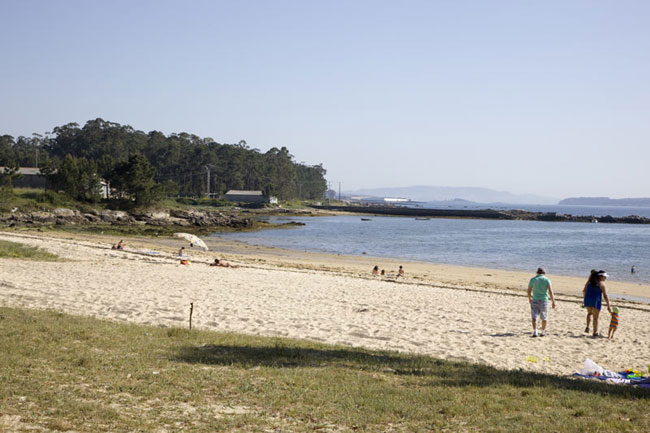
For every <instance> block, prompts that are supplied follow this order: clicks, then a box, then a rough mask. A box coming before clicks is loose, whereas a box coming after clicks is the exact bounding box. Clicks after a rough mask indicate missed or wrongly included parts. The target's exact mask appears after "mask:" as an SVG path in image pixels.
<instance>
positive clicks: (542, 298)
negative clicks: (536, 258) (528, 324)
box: [528, 268, 555, 337]
mask: <svg viewBox="0 0 650 433" xmlns="http://www.w3.org/2000/svg"><path fill="white" fill-rule="evenodd" d="M531 295H532V296H531ZM549 295H550V296H551V303H552V306H553V308H555V298H554V297H553V289H552V288H551V280H549V279H548V278H547V277H546V271H544V268H537V275H536V276H534V277H533V278H531V279H530V282H529V283H528V303H529V304H530V313H531V317H532V319H533V337H537V336H541V337H543V336H545V335H546V319H547V318H548V297H549ZM540 316H541V318H542V332H541V333H539V334H538V333H537V318H538V317H540Z"/></svg>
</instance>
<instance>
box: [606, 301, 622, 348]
mask: <svg viewBox="0 0 650 433" xmlns="http://www.w3.org/2000/svg"><path fill="white" fill-rule="evenodd" d="M618 319H619V316H618V307H614V309H613V310H612V320H611V321H610V322H609V332H608V333H607V338H608V339H610V340H611V339H612V338H614V333H615V332H616V328H618Z"/></svg>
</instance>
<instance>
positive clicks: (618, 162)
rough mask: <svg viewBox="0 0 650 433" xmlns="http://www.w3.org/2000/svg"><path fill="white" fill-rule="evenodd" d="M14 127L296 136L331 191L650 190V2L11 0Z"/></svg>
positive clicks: (1, 91) (22, 130)
mask: <svg viewBox="0 0 650 433" xmlns="http://www.w3.org/2000/svg"><path fill="white" fill-rule="evenodd" d="M0 16H1V17H2V18H3V19H2V25H1V26H0V101H1V103H0V134H10V135H13V136H14V137H17V136H20V135H31V133H34V132H37V133H44V132H47V131H51V130H52V129H53V128H54V127H55V126H59V125H63V124H67V123H70V122H77V123H79V124H81V125H83V124H84V123H85V122H86V121H87V120H89V119H95V118H98V117H100V118H102V119H104V120H109V121H112V122H117V123H121V124H128V125H131V126H132V127H134V128H135V129H138V130H142V131H145V132H148V131H151V130H158V131H162V132H164V133H165V134H170V133H173V132H176V133H179V132H188V133H193V134H196V135H199V136H201V137H211V138H213V139H214V140H216V141H217V142H219V143H237V142H239V141H240V140H246V142H247V143H248V145H249V146H251V147H253V148H258V149H260V150H261V151H266V150H268V149H270V148H271V147H280V146H286V147H287V148H288V149H289V150H290V151H291V153H292V154H293V155H294V157H295V159H296V161H298V162H305V163H307V164H319V163H322V164H323V166H324V167H325V168H326V169H327V179H328V180H329V181H331V182H332V186H333V187H335V189H337V188H338V183H339V182H341V183H342V189H343V190H344V191H345V190H347V191H351V190H355V189H360V188H372V187H388V186H411V185H441V186H477V187H486V188H492V189H497V190H503V191H511V192H514V193H533V194H538V195H543V196H550V197H558V198H564V197H569V196H609V197H613V198H622V197H641V196H646V197H647V196H650V176H648V175H647V166H648V164H649V163H650V121H649V120H650V80H649V79H648V77H650V26H648V25H647V23H648V21H649V20H650V2H648V1H645V0H640V1H631V0H621V1H609V0H607V1H599V0H585V1H578V0H576V1H573V0H562V1H554V0H545V1H538V2H523V1H515V0H513V1H498V0H477V1H470V0H458V1H435V0H429V1H416V0H410V1H409V0H407V1H399V2H398V1H381V0H368V1H360V0H346V1H336V0H327V1H326V0H322V1H307V0H295V1H286V0H273V1H261V0H260V1H252V0H241V1H216V0H214V1H200V0H193V1H164V0H155V1H146V0H138V1H121V0H112V1H92V2H89V1H70V0H59V1H35V0H0Z"/></svg>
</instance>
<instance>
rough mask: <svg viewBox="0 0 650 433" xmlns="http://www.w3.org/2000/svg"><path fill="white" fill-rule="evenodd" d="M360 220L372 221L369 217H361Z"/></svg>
mask: <svg viewBox="0 0 650 433" xmlns="http://www.w3.org/2000/svg"><path fill="white" fill-rule="evenodd" d="M361 221H372V220H371V219H370V218H361Z"/></svg>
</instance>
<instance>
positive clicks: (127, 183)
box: [110, 154, 164, 206]
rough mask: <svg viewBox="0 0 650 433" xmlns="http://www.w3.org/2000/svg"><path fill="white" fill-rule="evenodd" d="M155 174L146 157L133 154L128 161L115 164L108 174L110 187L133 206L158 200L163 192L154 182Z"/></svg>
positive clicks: (144, 204) (145, 204)
mask: <svg viewBox="0 0 650 433" xmlns="http://www.w3.org/2000/svg"><path fill="white" fill-rule="evenodd" d="M155 175H156V169H155V168H154V167H153V166H152V165H151V164H150V163H149V160H148V159H147V157H146V156H144V155H142V154H135V155H132V156H131V157H130V158H129V159H128V161H126V162H122V163H119V164H117V166H116V167H115V169H114V170H113V173H112V175H111V176H110V181H111V187H112V188H115V189H116V190H117V191H118V195H119V196H121V197H123V198H127V199H129V200H131V201H132V202H133V204H134V205H135V206H148V205H150V204H152V203H154V202H155V201H157V200H159V199H160V198H161V197H162V195H163V192H164V191H163V188H162V186H161V185H159V184H157V183H156V182H155V180H154V176H155Z"/></svg>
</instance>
